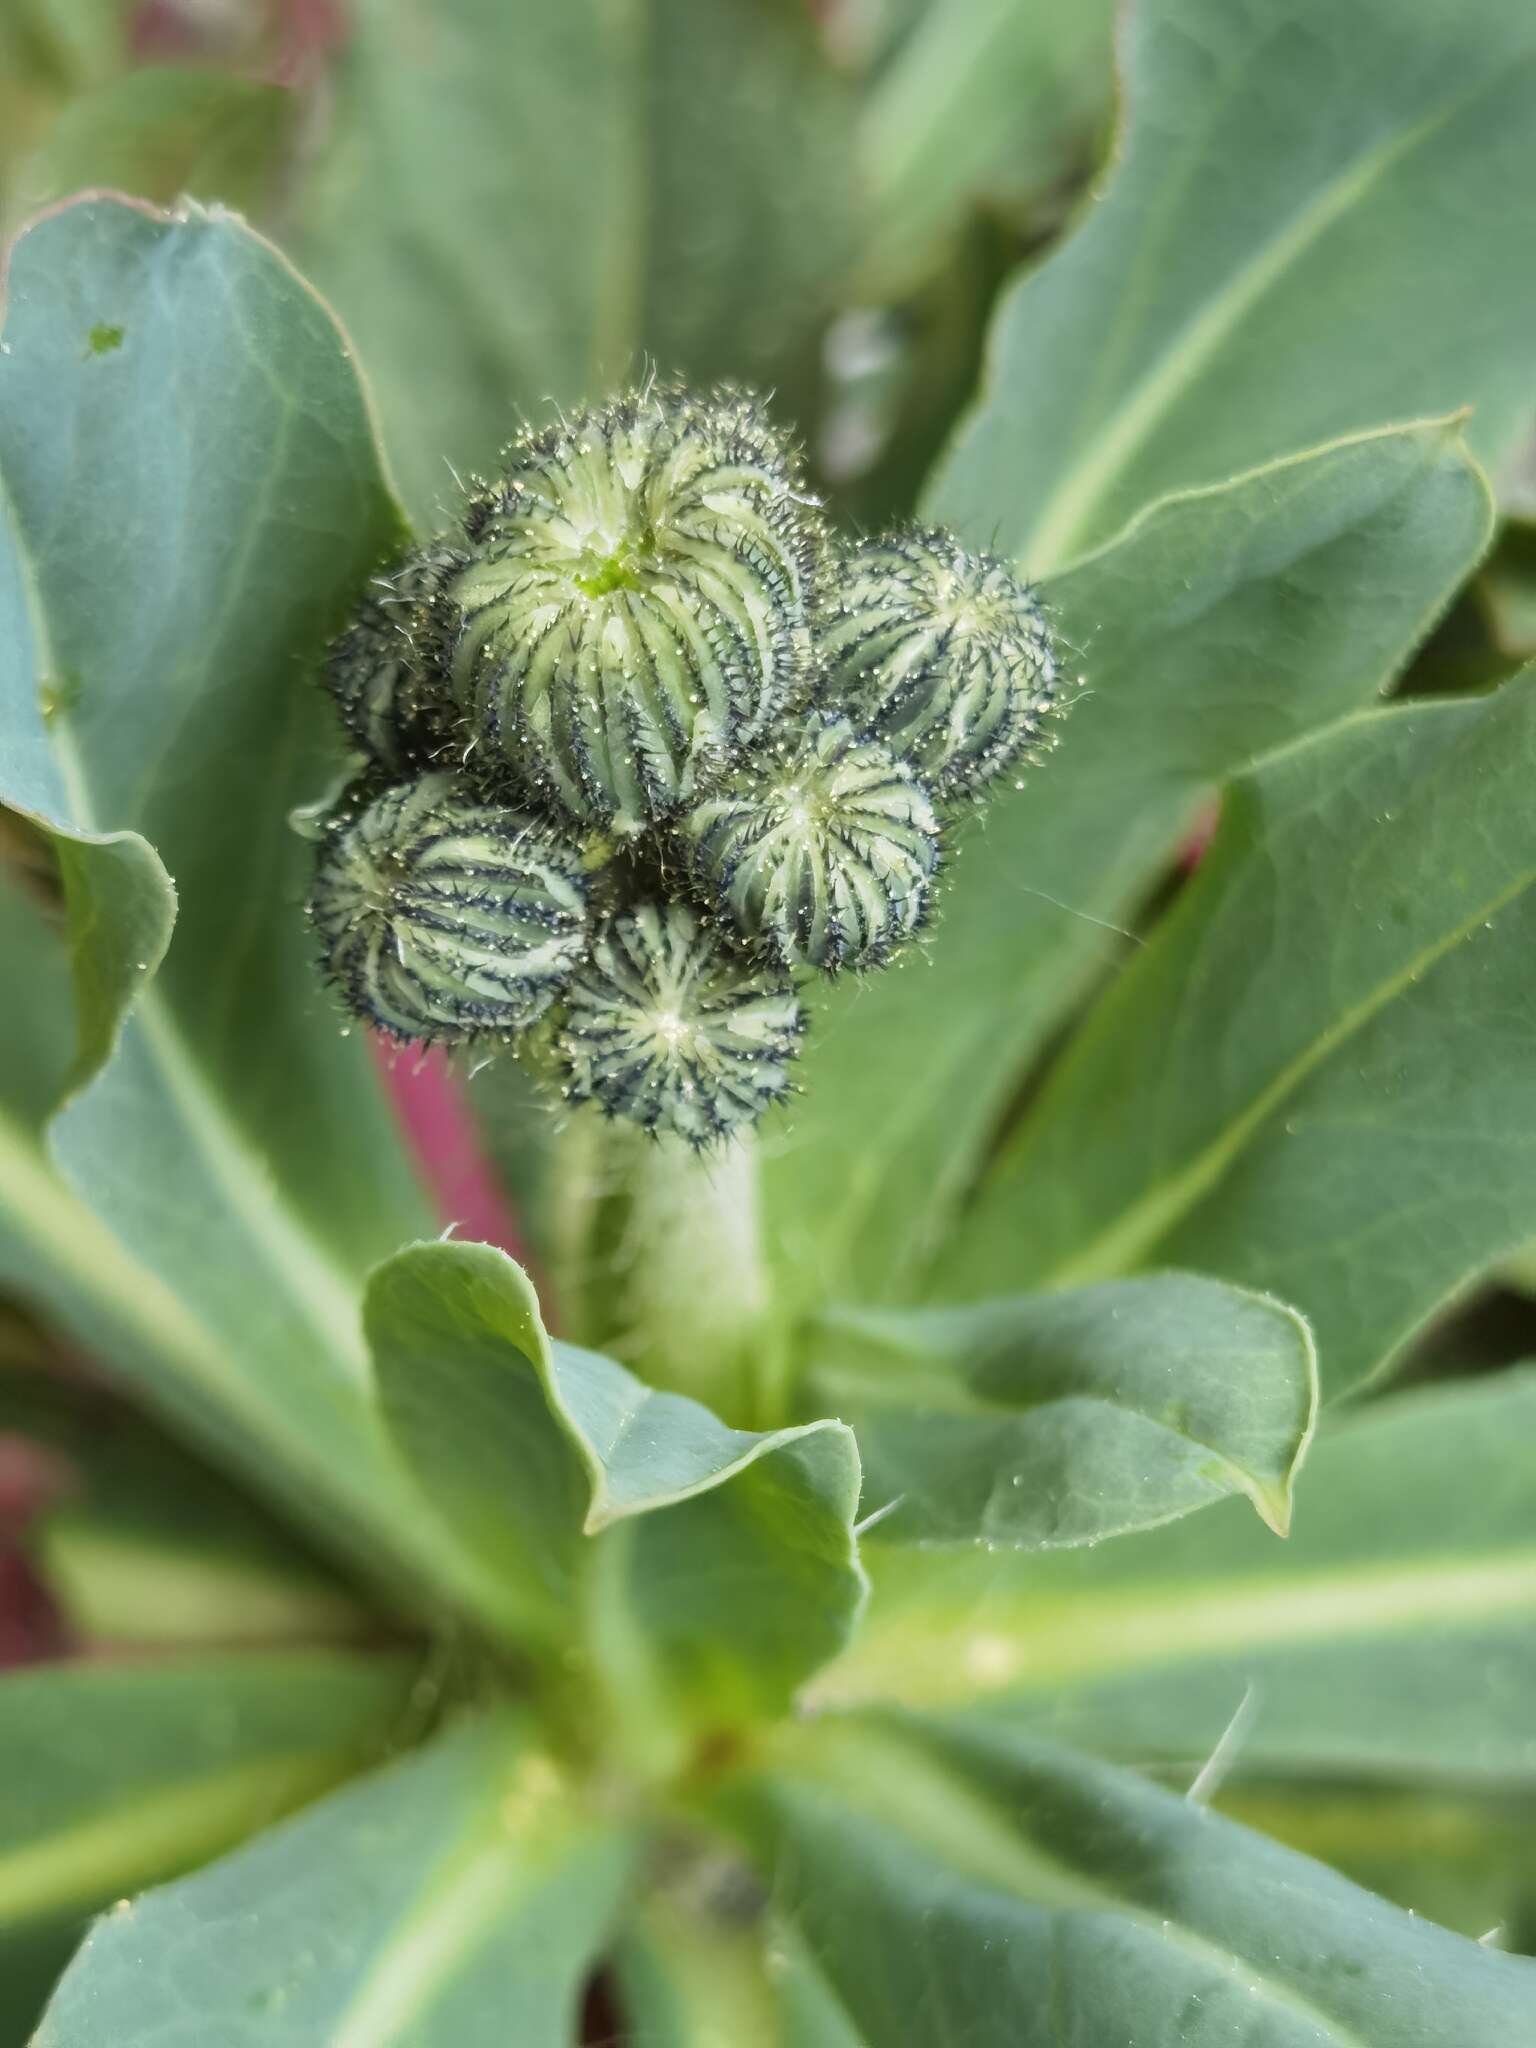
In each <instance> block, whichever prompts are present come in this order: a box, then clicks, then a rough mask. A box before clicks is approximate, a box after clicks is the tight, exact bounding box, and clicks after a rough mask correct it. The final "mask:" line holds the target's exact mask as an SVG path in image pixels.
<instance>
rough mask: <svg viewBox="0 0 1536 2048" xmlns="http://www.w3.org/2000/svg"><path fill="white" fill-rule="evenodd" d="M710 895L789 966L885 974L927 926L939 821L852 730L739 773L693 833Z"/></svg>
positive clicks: (693, 824)
mask: <svg viewBox="0 0 1536 2048" xmlns="http://www.w3.org/2000/svg"><path fill="white" fill-rule="evenodd" d="M683 830H684V833H685V835H686V837H687V839H688V841H689V843H690V846H691V849H692V855H693V859H694V862H695V864H696V872H697V874H698V876H699V880H700V882H701V884H702V886H703V887H704V888H705V889H707V890H709V891H711V892H712V893H714V894H715V895H716V896H717V898H718V900H719V903H720V905H721V908H722V910H723V911H724V912H725V913H726V914H727V915H728V916H729V917H730V918H732V919H733V920H734V921H735V923H736V925H737V926H738V927H739V929H740V930H741V932H742V933H743V934H744V936H745V937H746V938H747V940H748V941H749V942H750V943H751V944H752V945H753V946H754V947H755V948H758V949H759V950H761V951H762V952H763V953H765V954H766V955H768V957H769V958H771V959H774V960H777V961H779V962H780V963H781V964H782V965H783V966H785V967H819V968H822V969H824V970H825V971H827V972H828V973H831V972H833V971H835V970H836V969H837V968H840V967H874V966H879V965H880V964H881V963H882V962H883V961H885V960H886V959H888V958H889V956H890V954H891V953H892V952H893V951H894V950H895V949H896V947H897V946H899V945H900V944H901V942H902V941H903V940H904V939H907V938H910V937H911V935H912V933H913V932H914V931H916V929H917V927H918V925H919V924H920V923H921V922H922V919H923V915H924V913H925V911H926V909H927V907H928V899H929V891H930V886H931V881H932V877H933V873H934V869H935V867H936V866H937V865H938V858H939V821H938V819H937V818H936V817H935V815H934V810H933V805H932V804H931V803H930V801H929V798H928V793H927V791H926V790H925V789H924V788H923V786H922V784H921V783H920V782H919V781H918V780H917V777H916V776H915V775H914V774H913V773H912V770H911V769H910V768H909V767H908V766H907V765H906V764H905V762H903V761H902V760H900V759H899V758H898V757H897V756H896V755H895V754H893V753H892V752H891V750H890V748H889V747H885V746H882V745H881V744H880V743H879V742H878V741H877V740H866V739H860V738H859V737H858V736H857V734H856V733H855V732H854V730H853V728H852V726H851V725H849V724H848V722H847V720H846V719H841V718H827V717H817V718H813V719H811V720H810V721H808V723H807V726H806V730H805V733H804V736H803V738H802V739H801V740H800V742H799V743H798V744H797V745H795V746H793V747H789V748H786V749H785V752H784V754H783V756H782V758H779V757H775V756H773V755H770V756H769V757H768V758H767V759H766V760H765V761H764V762H762V763H761V764H760V765H757V766H748V767H744V768H740V769H738V770H737V771H736V773H735V774H734V775H732V776H731V777H730V779H729V780H728V781H727V782H726V784H725V785H724V787H723V788H722V789H720V790H719V791H718V792H717V793H716V794H715V795H713V796H709V797H706V798H705V799H704V801H703V802H702V803H700V804H698V805H696V806H695V808H694V809H693V810H692V811H690V812H689V814H688V817H687V820H686V822H685V824H684V827H683Z"/></svg>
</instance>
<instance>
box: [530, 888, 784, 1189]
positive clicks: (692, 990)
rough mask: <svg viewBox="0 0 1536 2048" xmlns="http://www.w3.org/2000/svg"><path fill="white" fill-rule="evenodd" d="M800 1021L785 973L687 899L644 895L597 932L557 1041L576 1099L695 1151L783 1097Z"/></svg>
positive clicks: (571, 993) (742, 1126)
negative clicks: (741, 946) (733, 941)
mask: <svg viewBox="0 0 1536 2048" xmlns="http://www.w3.org/2000/svg"><path fill="white" fill-rule="evenodd" d="M802 1029H803V1018H802V1015H801V1010H800V1005H799V1002H798V1001H797V1000H796V997H795V992H794V989H793V988H792V987H791V986H790V984H789V982H788V980H786V979H785V978H784V977H783V976H782V975H779V974H777V973H774V972H772V971H770V970H765V969H763V968H759V967H754V966H753V965H752V964H751V963H750V962H749V961H747V960H745V959H743V958H742V956H741V954H740V953H739V952H737V951H736V950H735V949H734V948H733V947H731V946H729V945H728V944H727V943H726V942H725V941H724V940H722V939H721V937H720V936H719V935H718V933H716V932H714V931H712V930H711V929H710V928H709V926H708V925H707V924H706V923H705V922H704V920H703V919H702V918H701V917H700V916H699V915H698V914H697V913H696V912H695V911H693V910H692V909H690V908H689V907H688V906H687V905H686V904H681V903H666V904H662V903H652V904H643V905H641V906H640V907H639V908H638V909H636V910H632V911H629V912H626V913H625V914H624V915H623V916H621V917H617V918H615V919H614V920H613V921H612V922H611V923H610V924H609V925H607V926H606V927H605V928H604V929H603V930H602V931H601V932H599V934H598V936H597V939H596V941H595V942H594V944H593V947H592V957H591V960H590V962H589V963H588V964H587V966H585V967H584V968H582V969H581V970H580V972H579V973H578V974H577V975H576V977H575V978H574V980H573V981H572V983H571V986H570V989H569V992H568V994H567V996H566V1000H565V1005H564V1008H563V1010H562V1012H561V1021H560V1028H559V1034H558V1040H557V1047H558V1057H559V1059H560V1062H561V1066H562V1068H563V1071H564V1074H565V1079H566V1087H567V1092H568V1093H569V1095H570V1096H571V1097H572V1099H573V1100H576V1101H595V1102H597V1103H599V1104H600V1105H601V1106H602V1108H603V1109H604V1110H605V1111H606V1112H607V1113H608V1115H610V1116H614V1117H622V1118H624V1119H625V1120H626V1121H628V1122H630V1123H634V1124H638V1125H639V1126H640V1127H641V1128H642V1129H643V1130H647V1131H650V1132H652V1133H654V1134H656V1135H657V1136H660V1135H662V1134H669V1135H671V1136H675V1137H679V1138H682V1139H685V1140H686V1141H687V1143H689V1144H690V1145H693V1146H695V1147H697V1148H702V1147H704V1146H706V1145H709V1144H712V1143H714V1142H715V1141H716V1140H719V1139H725V1138H729V1137H730V1136H732V1134H733V1133H735V1132H738V1131H742V1130H745V1129H748V1128H750V1127H751V1126H752V1125H753V1124H755V1123H756V1122H757V1120H758V1119H759V1117H761V1116H762V1115H763V1114H764V1112H765V1111H767V1110H769V1109H771V1108H772V1107H773V1105H774V1104H775V1103H776V1102H779V1101H781V1100H782V1099H783V1097H784V1096H785V1095H786V1094H787V1093H788V1090H789V1064H790V1061H791V1060H792V1059H793V1058H794V1055H795V1052H796V1050H797V1047H798V1043H799V1038H800V1033H801V1031H802Z"/></svg>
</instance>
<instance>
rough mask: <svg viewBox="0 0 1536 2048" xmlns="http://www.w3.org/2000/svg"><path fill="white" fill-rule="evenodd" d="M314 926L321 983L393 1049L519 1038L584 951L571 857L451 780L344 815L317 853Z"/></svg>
mask: <svg viewBox="0 0 1536 2048" xmlns="http://www.w3.org/2000/svg"><path fill="white" fill-rule="evenodd" d="M309 914H310V918H311V920H312V922H313V924H314V927H315V931H316V933H317V935H318V937H319V940H320V945H321V951H322V956H323V962H324V966H325V971H326V974H327V976H328V978H329V979H330V980H331V981H333V982H334V983H335V984H336V986H337V987H338V988H339V989H340V990H341V991H342V993H343V995H344V997H345V998H346V1001H347V1002H348V1004H349V1005H350V1007H351V1008H352V1009H353V1010H355V1011H356V1012H357V1013H358V1014H359V1015H361V1016H364V1017H367V1018H369V1019H370V1020H371V1021H372V1022H373V1023H374V1024H376V1025H378V1027H379V1028H380V1029H381V1030H383V1031H386V1032H388V1033H389V1035H390V1036H391V1037H392V1038H399V1039H425V1040H432V1039H440V1040H444V1041H446V1042H448V1043H455V1042H457V1041H459V1040H462V1039H468V1038H479V1037H487V1038H496V1037H505V1036H507V1035H508V1034H509V1033H511V1032H513V1031H517V1030H520V1029H521V1028H522V1027H523V1026H524V1025H527V1024H531V1023H533V1022H534V1021H535V1019H536V1018H538V1017H541V1016H542V1015H543V1013H544V1012H545V1010H547V1009H548V1008H549V1005H550V1004H551V1002H553V1000H554V998H555V994H556V992H557V990H559V989H560V988H561V987H562V986H563V984H564V981H565V977H566V976H567V975H568V974H569V973H570V972H571V970H572V968H573V967H574V966H575V965H576V964H577V962H578V961H579V960H580V959H581V958H582V957H583V954H584V953H585V950H586V941H587V931H586V925H587V916H586V890H585V881H584V877H583V875H582V871H581V863H580V859H579V857H578V856H577V854H576V853H575V852H574V851H573V850H572V849H571V848H570V847H568V846H566V845H564V844H563V843H562V842H561V841H560V840H559V839H557V838H556V837H555V835H554V834H553V833H552V832H550V831H549V830H548V829H547V828H546V827H545V826H543V825H541V824H539V823H538V822H537V821H536V820H534V819H532V818H529V817H527V816H526V815H525V814H523V813H521V812H518V811H512V810H506V809H504V808H502V807H501V806H499V805H496V804H488V803H484V802H481V801H480V800H478V799H477V798H475V797H474V796H472V795H469V794H467V793H466V792H465V790H464V789H463V788H462V786H460V785H459V784H457V783H456V782H455V781H454V779H453V777H452V776H450V775H427V776H424V777H423V778H422V779H421V780H420V781H419V782H414V783H406V784H403V785H401V786H400V787H398V788H395V789H390V790H386V791H385V792H384V794H383V795H382V796H378V797H375V798H373V799H372V801H364V800H362V799H361V798H360V799H359V808H358V809H357V811H356V814H355V815H349V814H348V813H347V812H346V811H345V810H344V811H343V812H342V814H341V817H340V819H339V820H338V821H337V822H335V823H333V825H332V827H331V829H330V831H329V832H328V833H327V835H326V838H325V841H324V843H323V845H322V847H321V851H320V858H319V864H318V866H317V868H316V871H315V886H314V892H313V894H312V896H311V898H310V905H309Z"/></svg>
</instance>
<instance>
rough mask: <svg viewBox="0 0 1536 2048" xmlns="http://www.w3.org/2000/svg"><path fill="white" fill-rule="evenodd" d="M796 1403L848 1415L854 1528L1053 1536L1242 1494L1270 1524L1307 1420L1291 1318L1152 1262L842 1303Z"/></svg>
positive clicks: (1028, 1541) (1306, 1389) (1310, 1364)
mask: <svg viewBox="0 0 1536 2048" xmlns="http://www.w3.org/2000/svg"><path fill="white" fill-rule="evenodd" d="M811 1341H812V1346H813V1350H812V1360H813V1363H812V1376H811V1387H810V1394H811V1399H812V1403H813V1405H815V1406H817V1407H826V1408H829V1409H831V1410H832V1411H833V1412H834V1413H836V1414H839V1415H842V1416H845V1417H846V1418H848V1419H849V1420H850V1421H852V1423H853V1425H854V1428H855V1431H856V1433H857V1435H858V1440H859V1454H860V1457H861V1459H862V1462H863V1466H864V1501H863V1508H864V1513H865V1515H866V1516H869V1515H879V1516H880V1518H881V1519H880V1521H879V1523H878V1525H875V1526H874V1527H872V1530H871V1535H872V1538H873V1540H875V1541H877V1542H881V1543H885V1542H896V1543H907V1542H919V1543H933V1542H941V1543H943V1542H950V1543H955V1542H983V1543H988V1544H997V1543H1005V1544H1018V1545H1020V1546H1022V1547H1025V1548H1029V1549H1034V1548H1041V1549H1055V1548H1058V1547H1061V1546H1067V1545H1071V1544H1077V1543H1096V1542H1097V1541H1098V1540H1099V1539H1100V1538H1101V1537H1104V1536H1116V1535H1121V1534H1123V1533H1124V1532H1125V1531H1127V1530H1130V1529H1144V1528H1148V1527H1151V1526H1153V1525H1155V1524H1157V1523H1159V1522H1166V1521H1171V1520H1172V1519H1173V1518H1174V1517H1175V1516H1177V1515H1182V1514H1187V1513H1188V1512H1189V1511H1190V1510H1191V1509H1192V1508H1199V1507H1205V1506H1208V1505H1209V1504H1210V1503H1211V1502H1212V1501H1216V1500H1220V1499H1222V1498H1223V1497H1224V1496H1226V1495H1227V1494H1231V1493H1243V1494H1246V1495H1247V1496H1248V1498H1249V1499H1250V1500H1251V1501H1252V1503H1253V1505H1254V1507H1255V1508H1256V1509H1257V1510H1258V1512H1259V1514H1260V1515H1261V1516H1262V1518H1263V1519H1264V1521H1265V1522H1267V1523H1268V1525H1269V1526H1270V1527H1271V1528H1272V1529H1274V1530H1276V1531H1278V1532H1279V1533H1280V1534H1281V1535H1284V1534H1285V1532H1286V1530H1287V1529H1288V1528H1289V1526H1290V1519H1291V1482H1292V1479H1293V1477H1294V1475H1295V1472H1296V1467H1297V1465H1298V1464H1299V1462H1300V1460H1301V1456H1302V1453H1303V1452H1304V1450H1305V1448H1306V1445H1307V1443H1308V1441H1309V1439H1310V1437H1311V1434H1312V1425H1313V1421H1314V1417H1315V1413H1316V1406H1317V1361H1316V1358H1315V1356H1314V1354H1313V1350H1312V1340H1311V1336H1310V1334H1309V1332H1308V1330H1307V1326H1306V1324H1305V1323H1304V1322H1303V1321H1302V1320H1301V1318H1300V1317H1299V1316H1297V1315H1295V1314H1294V1313H1293V1312H1292V1311H1291V1310H1290V1309H1288V1308H1285V1307H1284V1306H1283V1305H1282V1304H1281V1303H1279V1302H1276V1301H1271V1300H1269V1299H1268V1298H1267V1297H1266V1296H1263V1295H1256V1294H1248V1293H1245V1292H1243V1291H1242V1290H1241V1289H1238V1288H1235V1287H1223V1286H1221V1285H1219V1284H1218V1283H1216V1282H1214V1281H1210V1280H1201V1279H1197V1278H1195V1277H1194V1276H1192V1275H1186V1274H1176V1273H1164V1274H1153V1275H1151V1276H1149V1277H1148V1278H1146V1279H1141V1280H1121V1281H1110V1282H1108V1283H1106V1284H1105V1285H1103V1286H1101V1287H1086V1288H1082V1289H1079V1290H1077V1291H1075V1292H1070V1293H1065V1294H1038V1295H1018V1296H1013V1297H1010V1298H1008V1299H1006V1300H1003V1301H983V1302H976V1303H974V1304H973V1305H971V1306H969V1307H965V1308H954V1309H945V1308H938V1309H908V1310H900V1309H892V1310H880V1309H845V1310H842V1311H836V1310H834V1311H832V1312H831V1313H829V1314H828V1315H826V1316H824V1317H822V1318H821V1320H820V1322H819V1324H818V1325H817V1327H816V1330H815V1332H814V1333H813V1337H812V1340H811Z"/></svg>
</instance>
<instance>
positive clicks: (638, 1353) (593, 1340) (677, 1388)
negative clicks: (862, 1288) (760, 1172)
mask: <svg viewBox="0 0 1536 2048" xmlns="http://www.w3.org/2000/svg"><path fill="white" fill-rule="evenodd" d="M555 1183H556V1185H555V1192H554V1214H555V1223H554V1246H553V1250H554V1259H555V1265H556V1275H555V1278H556V1286H557V1291H558V1296H559V1300H560V1303H561V1307H562V1311H563V1315H562V1320H563V1323H564V1326H565V1328H566V1329H567V1330H568V1331H569V1332H570V1334H571V1335H572V1336H573V1337H574V1338H575V1339H576V1341H577V1342H579V1343H583V1344H588V1345H591V1346H593V1347H594V1348H597V1349H602V1350H605V1351H607V1352H609V1353H611V1354H612V1356H613V1357H615V1358H617V1359H619V1360H621V1361H622V1363H623V1364H625V1365H627V1366H628V1367H629V1368H630V1370H631V1371H632V1372H636V1373H638V1374H640V1376H641V1377H642V1378H644V1379H646V1380H648V1381H649V1382H650V1383H651V1385H652V1386H657V1387H666V1388H668V1389H670V1390H671V1391H672V1392H674V1393H679V1394H688V1395H691V1396H692V1397H693V1399H694V1400H696V1401H703V1402H705V1403H706V1404H707V1405H708V1406H709V1407H711V1408H713V1409H714V1410H715V1411H716V1413H717V1414H720V1415H723V1416H724V1417H725V1418H726V1419H727V1420H728V1421H731V1422H734V1423H737V1424H740V1425H752V1426H756V1427H758V1428H765V1427H771V1426H772V1425H773V1424H774V1423H776V1422H778V1421H780V1420H782V1419H783V1418H782V1410H783V1407H784V1398H783V1394H784V1390H783V1373H782V1369H781V1364H780V1360H781V1357H782V1343H781V1341H780V1339H779V1337H778V1334H777V1330H776V1325H775V1318H774V1316H773V1300H772V1292H771V1288H770V1284H769V1277H768V1269H767V1265H766V1262H765V1260H764V1257H763V1250H762V1236H761V1229H760V1225H759V1217H758V1194H757V1151H756V1145H755V1142H754V1141H753V1140H752V1139H751V1138H747V1139H742V1140H737V1141H736V1142H735V1143H733V1144H731V1145H729V1146H726V1147H723V1148H721V1149H719V1150H716V1151H712V1152H706V1153H697V1152H694V1151H693V1150H692V1149H691V1148H690V1147H689V1146H687V1145H685V1144H683V1143H681V1142H680V1141H678V1140H675V1139H666V1138H662V1139H656V1138H650V1137H647V1136H646V1135H645V1134H644V1133H643V1132H640V1131H637V1130H635V1129H633V1128H632V1127H630V1126H628V1125H625V1124H617V1123H605V1122H604V1121H603V1120H602V1119H601V1118H599V1117H597V1116H596V1115H595V1114H591V1115H582V1116H579V1117H577V1118H576V1119H574V1120H573V1122H572V1124H571V1126H570V1128H569V1130H568V1131H567V1132H566V1133H565V1135H564V1137H563V1138H562V1140H561V1143H560V1149H559V1157H558V1160H557V1163H556V1170H555Z"/></svg>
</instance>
